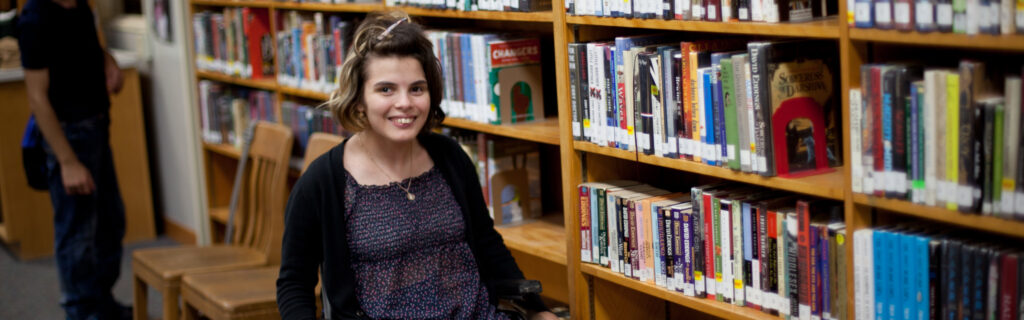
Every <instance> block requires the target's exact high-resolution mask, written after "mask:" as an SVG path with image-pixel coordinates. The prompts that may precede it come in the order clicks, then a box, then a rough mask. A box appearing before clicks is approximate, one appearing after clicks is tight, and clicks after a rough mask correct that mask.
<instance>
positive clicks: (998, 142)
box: [991, 103, 1005, 212]
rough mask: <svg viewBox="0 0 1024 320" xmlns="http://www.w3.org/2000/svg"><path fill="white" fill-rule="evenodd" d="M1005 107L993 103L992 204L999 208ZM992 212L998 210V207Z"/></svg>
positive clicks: (1001, 193)
mask: <svg viewBox="0 0 1024 320" xmlns="http://www.w3.org/2000/svg"><path fill="white" fill-rule="evenodd" d="M1004 113H1005V107H1004V106H1003V103H996V104H995V114H996V115H995V123H993V125H995V130H994V131H995V132H993V134H992V135H993V137H992V138H993V139H992V177H991V182H992V205H995V206H996V208H999V204H1000V203H1002V200H1003V130H1005V128H1003V116H1004ZM993 212H999V210H998V209H995V210H993Z"/></svg>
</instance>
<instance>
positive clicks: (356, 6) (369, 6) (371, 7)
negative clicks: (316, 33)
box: [274, 2, 386, 12]
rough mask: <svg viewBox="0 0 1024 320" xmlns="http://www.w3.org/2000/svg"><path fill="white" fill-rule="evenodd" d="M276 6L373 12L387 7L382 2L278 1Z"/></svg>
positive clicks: (326, 10) (329, 10)
mask: <svg viewBox="0 0 1024 320" xmlns="http://www.w3.org/2000/svg"><path fill="white" fill-rule="evenodd" d="M274 7H275V8H279V9H289V10H303V11H325V12H373V11H378V10H382V9H384V8H386V7H385V6H384V5H383V4H381V3H309V2H277V3H275V4H274Z"/></svg>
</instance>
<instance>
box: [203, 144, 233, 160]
mask: <svg viewBox="0 0 1024 320" xmlns="http://www.w3.org/2000/svg"><path fill="white" fill-rule="evenodd" d="M203 149H206V150H207V151H210V152H213V153H216V154H219V155H222V156H225V157H230V158H233V159H238V158H241V157H242V150H238V148H235V146H234V145H230V144H226V143H208V142H203Z"/></svg>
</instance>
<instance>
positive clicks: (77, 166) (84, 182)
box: [60, 161, 96, 195]
mask: <svg viewBox="0 0 1024 320" xmlns="http://www.w3.org/2000/svg"><path fill="white" fill-rule="evenodd" d="M60 175H61V179H62V181H63V182H64V192H65V193H67V194H69V195H87V194H91V193H92V191H93V190H96V184H95V183H93V181H92V174H90V173H89V169H88V168H86V167H85V166H84V165H82V163H81V162H78V161H74V162H71V163H68V164H61V167H60Z"/></svg>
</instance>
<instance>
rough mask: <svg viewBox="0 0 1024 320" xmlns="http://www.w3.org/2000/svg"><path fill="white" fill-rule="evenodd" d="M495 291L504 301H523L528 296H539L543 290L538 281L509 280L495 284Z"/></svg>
mask: <svg viewBox="0 0 1024 320" xmlns="http://www.w3.org/2000/svg"><path fill="white" fill-rule="evenodd" d="M494 290H495V291H496V292H495V293H496V294H497V295H498V297H500V298H502V299H521V298H522V297H523V296H524V295H526V294H531V293H538V294H539V293H540V292H541V290H542V288H541V284H540V281H537V280H527V279H509V280H500V281H497V282H495V284H494Z"/></svg>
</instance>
